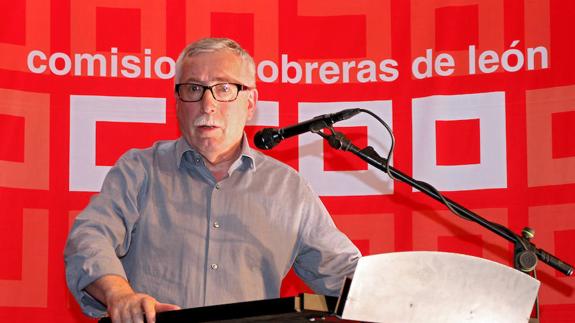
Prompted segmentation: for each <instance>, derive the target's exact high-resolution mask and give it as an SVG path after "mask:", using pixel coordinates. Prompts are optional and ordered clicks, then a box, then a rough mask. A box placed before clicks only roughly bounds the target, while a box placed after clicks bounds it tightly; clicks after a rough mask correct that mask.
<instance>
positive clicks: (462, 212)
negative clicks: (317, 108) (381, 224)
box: [311, 123, 573, 276]
mask: <svg viewBox="0 0 575 323" xmlns="http://www.w3.org/2000/svg"><path fill="white" fill-rule="evenodd" d="M322 126H323V127H322ZM323 128H328V129H329V130H330V132H331V134H326V133H324V132H322V131H321V129H323ZM311 131H312V132H313V133H316V134H318V135H320V136H321V137H323V138H324V139H326V140H327V141H328V143H329V145H330V146H331V147H333V148H335V149H339V150H344V151H349V152H351V153H353V154H355V155H356V156H358V157H359V158H361V159H363V160H364V161H366V162H367V163H368V164H370V165H372V166H374V167H375V168H377V169H379V170H381V171H383V172H385V173H388V174H389V175H390V177H392V178H393V179H397V180H400V181H402V182H404V183H406V184H408V185H410V186H411V187H414V188H416V189H417V190H419V191H421V192H423V193H425V194H426V195H428V196H430V197H431V198H433V199H435V200H437V201H439V202H441V203H442V204H444V205H446V206H447V207H448V208H449V209H450V210H452V211H453V212H454V213H456V214H457V215H459V216H461V217H463V218H465V219H467V220H470V221H473V222H475V223H477V224H479V225H481V226H483V227H484V228H486V229H488V230H490V231H491V232H494V233H495V234H497V235H499V236H501V237H503V238H504V239H506V240H508V241H510V242H512V243H513V244H514V246H515V248H514V267H515V268H516V269H518V270H521V271H523V272H526V273H530V272H533V271H534V270H535V266H536V265H537V259H539V260H541V261H542V262H544V263H546V264H548V265H549V266H551V267H553V268H554V269H556V270H558V271H560V272H562V273H563V274H565V275H567V276H571V275H572V274H573V266H571V265H569V264H567V263H565V262H563V261H562V260H560V259H559V258H557V257H555V256H553V255H552V254H550V253H548V252H546V251H545V250H543V249H540V248H537V247H536V246H535V244H533V243H532V242H531V241H530V240H531V239H532V238H533V236H534V231H533V230H532V229H530V228H525V229H523V232H522V235H521V236H519V235H517V234H515V233H514V232H513V231H511V230H510V229H509V228H507V227H505V226H503V225H500V224H497V223H494V222H491V221H488V220H487V219H485V218H483V217H481V216H479V215H478V214H476V213H474V212H472V211H470V210H468V209H466V208H465V207H463V206H461V205H459V204H457V203H456V202H454V201H452V200H450V199H448V198H446V197H443V196H442V195H441V194H440V193H439V192H438V191H437V190H436V189H435V188H433V187H432V186H431V185H429V184H427V183H425V182H421V181H417V180H415V179H413V178H412V177H409V176H408V175H406V174H404V173H402V172H401V171H399V170H397V169H395V168H393V167H392V166H390V165H389V163H388V160H387V159H386V158H384V157H381V156H379V155H378V153H377V152H376V151H375V149H373V147H371V146H367V147H365V148H363V149H359V148H358V147H357V146H355V145H354V144H353V143H352V142H351V141H350V140H349V139H348V138H347V137H345V135H343V134H342V133H340V132H337V131H335V130H334V129H333V127H331V125H327V124H325V123H323V124H319V125H317V126H316V127H313V128H312V130H311Z"/></svg>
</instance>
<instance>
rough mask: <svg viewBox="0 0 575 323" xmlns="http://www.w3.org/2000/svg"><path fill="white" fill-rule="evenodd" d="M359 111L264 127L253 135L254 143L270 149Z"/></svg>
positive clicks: (351, 110) (261, 147)
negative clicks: (280, 126) (287, 139)
mask: <svg viewBox="0 0 575 323" xmlns="http://www.w3.org/2000/svg"><path fill="white" fill-rule="evenodd" d="M359 112H361V109H358V108H355V109H346V110H342V111H339V112H336V113H330V114H324V115H321V116H317V117H315V118H313V119H309V120H306V121H303V122H300V123H297V124H295V125H292V126H288V127H285V128H264V129H262V130H260V131H258V132H257V133H256V134H255V136H254V143H255V145H256V147H258V148H260V149H265V150H267V149H272V148H273V147H275V146H276V145H277V144H279V143H280V142H281V141H282V140H284V139H286V138H289V137H293V136H297V135H301V134H302V133H306V132H308V131H312V132H316V131H320V130H321V129H323V128H326V127H329V126H331V125H333V124H334V123H336V122H339V121H342V120H347V119H349V118H351V117H353V116H355V115H356V114H358V113H359Z"/></svg>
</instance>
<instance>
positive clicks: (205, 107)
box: [201, 89, 218, 113]
mask: <svg viewBox="0 0 575 323" xmlns="http://www.w3.org/2000/svg"><path fill="white" fill-rule="evenodd" d="M201 103H202V111H203V112H204V113H212V112H214V111H215V109H216V106H217V104H218V101H216V98H214V95H213V94H212V91H211V90H210V89H205V90H204V96H203V97H202V101H201Z"/></svg>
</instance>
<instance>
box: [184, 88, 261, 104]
mask: <svg viewBox="0 0 575 323" xmlns="http://www.w3.org/2000/svg"><path fill="white" fill-rule="evenodd" d="M250 89H251V88H250V87H249V86H246V85H243V84H237V83H218V84H214V85H212V86H207V85H201V84H196V83H180V84H176V93H178V97H179V98H180V100H182V101H184V102H198V101H200V100H201V99H202V98H203V97H204V93H206V90H210V92H212V96H213V97H214V99H216V101H219V102H231V101H234V100H235V99H236V98H237V97H238V94H239V93H240V91H245V90H250Z"/></svg>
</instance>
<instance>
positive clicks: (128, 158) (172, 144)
mask: <svg viewBox="0 0 575 323" xmlns="http://www.w3.org/2000/svg"><path fill="white" fill-rule="evenodd" d="M176 143H177V140H161V141H156V142H154V144H153V145H152V146H150V147H147V148H132V149H130V150H128V151H126V152H125V153H124V154H123V155H122V156H121V157H120V158H119V159H118V161H117V162H116V164H125V163H128V164H143V165H152V164H153V163H154V160H157V159H168V158H170V159H173V160H176Z"/></svg>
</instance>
